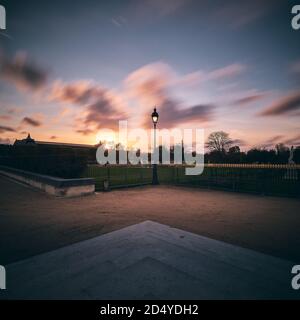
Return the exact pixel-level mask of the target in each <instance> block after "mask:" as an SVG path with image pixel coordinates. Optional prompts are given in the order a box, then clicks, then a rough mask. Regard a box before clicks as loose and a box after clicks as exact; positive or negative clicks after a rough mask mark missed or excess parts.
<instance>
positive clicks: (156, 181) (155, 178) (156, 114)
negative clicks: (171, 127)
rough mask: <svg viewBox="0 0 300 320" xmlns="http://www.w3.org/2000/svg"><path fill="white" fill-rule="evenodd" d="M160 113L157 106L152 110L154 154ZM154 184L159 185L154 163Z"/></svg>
mask: <svg viewBox="0 0 300 320" xmlns="http://www.w3.org/2000/svg"><path fill="white" fill-rule="evenodd" d="M158 117H159V115H158V113H157V111H156V108H154V111H153V112H152V115H151V118H152V122H153V126H154V144H153V145H154V148H153V155H154V153H155V151H156V125H157V122H158ZM154 160H155V159H154ZM152 184H153V185H158V184H159V182H158V177H157V164H156V163H153V167H152Z"/></svg>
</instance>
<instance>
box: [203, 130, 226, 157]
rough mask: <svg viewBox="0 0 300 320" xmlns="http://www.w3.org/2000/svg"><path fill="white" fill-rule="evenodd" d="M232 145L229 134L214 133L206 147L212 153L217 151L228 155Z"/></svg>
mask: <svg viewBox="0 0 300 320" xmlns="http://www.w3.org/2000/svg"><path fill="white" fill-rule="evenodd" d="M231 145H232V140H231V139H230V138H229V134H228V133H226V132H224V131H216V132H212V133H211V134H210V135H209V136H208V138H207V142H206V147H207V148H208V149H209V150H210V151H217V152H220V153H226V152H227V151H228V149H229V148H230V146H231Z"/></svg>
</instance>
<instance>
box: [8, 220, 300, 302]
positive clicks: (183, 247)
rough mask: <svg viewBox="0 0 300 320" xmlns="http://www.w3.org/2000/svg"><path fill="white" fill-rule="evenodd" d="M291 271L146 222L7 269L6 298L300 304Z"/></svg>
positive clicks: (284, 263)
mask: <svg viewBox="0 0 300 320" xmlns="http://www.w3.org/2000/svg"><path fill="white" fill-rule="evenodd" d="M292 265H293V263H290V262H288V261H285V260H281V259H278V258H274V257H271V256H268V255H265V254H261V253H258V252H255V251H252V250H248V249H243V248H241V247H238V246H233V245H230V244H226V243H224V242H221V241H216V240H212V239H209V238H206V237H202V236H199V235H196V234H193V233H190V232H186V231H183V230H180V229H175V228H171V227H169V226H166V225H163V224H159V223H156V222H152V221H145V222H142V223H139V224H136V225H132V226H129V227H126V228H123V229H121V230H118V231H114V232H110V233H108V234H105V235H102V236H98V237H96V238H93V239H90V240H86V241H82V242H79V243H77V244H73V245H69V246H66V247H64V248H61V249H57V250H55V251H51V252H48V253H44V254H41V255H38V256H35V257H32V258H29V259H26V260H23V261H20V262H17V263H13V264H10V265H8V266H6V271H7V288H8V289H7V290H6V293H5V296H4V298H20V299H64V298H68V299H150V298H153V299H187V298H189V299H210V298H214V299H223V298H226V299H242V298H250V299H254V298H255V299H270V298H293V297H294V298H295V297H296V298H297V297H298V298H300V294H299V293H298V292H295V291H293V290H292V288H291V284H290V283H291V267H292Z"/></svg>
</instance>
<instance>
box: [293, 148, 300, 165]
mask: <svg viewBox="0 0 300 320" xmlns="http://www.w3.org/2000/svg"><path fill="white" fill-rule="evenodd" d="M293 160H294V161H295V163H297V164H299V163H300V147H296V148H295V149H294V158H293Z"/></svg>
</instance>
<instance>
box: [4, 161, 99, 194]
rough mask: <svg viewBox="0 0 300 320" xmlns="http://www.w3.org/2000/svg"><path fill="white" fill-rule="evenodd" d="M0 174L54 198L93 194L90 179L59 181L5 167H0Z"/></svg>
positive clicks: (93, 183) (93, 181)
mask: <svg viewBox="0 0 300 320" xmlns="http://www.w3.org/2000/svg"><path fill="white" fill-rule="evenodd" d="M0 174H1V175H3V176H6V177H9V178H11V179H14V180H16V181H19V182H22V183H25V184H27V185H30V186H32V187H34V188H36V189H39V190H42V191H44V192H46V193H48V194H51V195H54V196H56V197H76V196H83V195H88V194H92V193H94V192H95V180H94V179H92V178H79V179H61V178H57V177H51V176H47V175H41V174H37V173H33V172H29V171H24V170H19V169H14V168H10V167H6V166H0Z"/></svg>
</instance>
